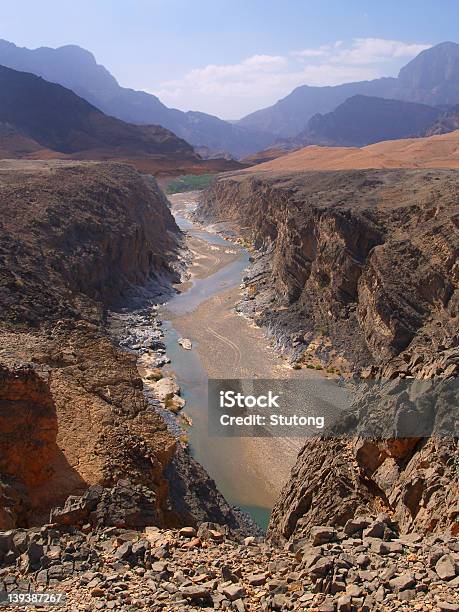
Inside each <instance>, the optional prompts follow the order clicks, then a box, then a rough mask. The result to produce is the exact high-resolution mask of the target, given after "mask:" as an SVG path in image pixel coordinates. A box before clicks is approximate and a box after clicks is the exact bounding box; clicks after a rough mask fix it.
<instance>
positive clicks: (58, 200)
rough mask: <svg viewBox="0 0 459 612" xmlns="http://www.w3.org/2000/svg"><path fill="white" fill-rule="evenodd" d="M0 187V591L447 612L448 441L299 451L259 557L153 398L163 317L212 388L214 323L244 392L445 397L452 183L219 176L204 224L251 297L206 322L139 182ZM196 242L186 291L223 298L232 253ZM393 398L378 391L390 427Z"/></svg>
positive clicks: (162, 402)
mask: <svg viewBox="0 0 459 612" xmlns="http://www.w3.org/2000/svg"><path fill="white" fill-rule="evenodd" d="M0 173H1V176H2V183H1V192H0V206H1V207H2V208H3V211H4V213H5V214H4V215H3V216H2V221H1V250H0V257H1V264H2V265H1V268H0V269H1V274H2V276H1V291H0V304H1V340H2V343H1V349H0V362H1V369H0V376H1V381H2V385H1V396H0V437H1V444H2V450H3V449H4V452H3V453H2V457H1V460H0V473H1V478H0V481H1V488H0V499H1V506H2V507H1V512H0V521H1V523H0V524H1V528H2V530H3V531H2V533H1V534H0V563H1V566H2V567H1V568H0V584H2V585H3V588H4V590H5V591H7V592H10V591H13V590H17V589H18V588H22V589H25V590H26V591H27V590H31V591H32V590H37V589H42V588H43V587H46V588H48V589H50V590H60V589H63V590H64V592H65V593H66V595H67V598H68V603H67V604H64V605H65V608H64V609H69V610H74V609H94V607H95V609H103V607H104V606H106V605H108V604H109V603H110V606H111V607H114V606H115V607H116V608H117V609H121V610H126V611H128V610H134V609H139V608H140V609H142V608H143V609H174V610H192V609H201V608H203V607H206V606H209V605H211V606H213V608H214V609H228V608H230V609H236V610H246V609H254V610H257V609H260V610H266V611H268V610H291V609H313V610H319V611H322V612H325V611H327V610H336V609H338V610H342V611H344V610H362V611H363V610H368V611H370V610H374V609H383V608H382V607H381V606H382V602H383V600H386V601H387V609H391V610H392V609H394V610H395V609H406V608H405V607H404V606H406V605H408V606H409V605H416V606H421V607H419V609H425V608H423V607H422V606H424V605H431V606H434V607H436V608H437V609H439V610H455V609H457V605H459V604H458V602H457V597H456V593H455V590H456V587H457V580H458V577H457V570H456V565H457V553H458V546H459V545H458V542H457V535H458V516H459V515H458V509H457V498H458V495H457V493H458V482H457V474H456V471H455V470H456V467H455V457H457V453H458V448H457V438H454V436H453V437H450V438H449V439H446V438H442V439H437V438H435V437H431V438H422V439H418V438H412V439H402V438H399V439H395V440H394V439H382V440H373V439H368V437H365V436H364V435H362V436H361V437H358V436H357V437H354V438H352V439H346V438H345V437H344V438H342V437H341V436H340V435H339V434H341V433H342V431H344V430H340V429H339V428H340V426H341V427H343V424H342V423H341V424H340V423H338V425H337V428H338V429H337V431H336V434H337V435H336V436H334V437H331V438H318V439H311V440H307V441H306V443H305V444H304V445H303V448H302V449H301V450H300V453H299V455H298V459H297V461H296V464H295V465H294V466H293V468H292V472H291V475H290V476H289V477H288V478H287V481H286V482H285V485H284V488H283V490H282V491H281V493H280V495H279V497H278V500H277V502H276V504H275V506H274V510H273V512H272V515H271V520H270V524H269V529H268V533H267V536H266V537H265V536H263V535H262V534H261V533H260V532H259V530H258V529H257V528H256V527H255V525H254V524H253V523H252V522H251V521H250V520H249V519H248V517H247V516H245V515H244V514H243V513H241V512H240V511H239V510H238V509H235V508H233V507H231V506H230V505H229V504H228V503H227V501H225V499H224V497H223V496H222V494H221V493H220V492H219V490H218V489H217V486H216V484H215V482H214V481H213V480H212V479H211V478H210V477H209V475H208V474H207V473H206V471H205V470H204V469H203V468H202V466H201V465H199V463H197V461H196V459H195V458H194V457H193V456H192V455H191V454H190V452H189V448H188V445H187V443H186V442H183V440H182V436H181V433H180V430H179V432H178V433H175V434H174V433H173V432H174V429H171V427H170V422H171V419H170V418H169V416H168V415H167V414H166V412H167V406H168V400H167V398H168V395H167V393H166V394H165V395H162V396H159V395H155V389H156V385H157V383H156V382H155V381H156V380H157V379H158V378H161V376H164V374H166V376H168V375H169V374H168V370H167V359H166V357H165V354H164V349H163V348H162V347H164V346H165V345H164V342H163V340H162V337H163V336H162V333H163V332H161V325H160V320H159V319H158V313H159V311H158V309H157V306H156V304H157V303H158V302H160V301H164V299H165V297H164V296H169V297H168V298H166V299H168V300H169V304H170V305H169V308H170V309H171V312H170V313H169V315H168V317H169V318H171V319H172V321H173V324H174V325H176V326H178V327H179V328H180V329H183V330H184V331H186V332H188V331H192V334H191V337H192V342H191V343H187V342H186V341H185V340H184V339H183V337H182V345H178V343H177V342H176V341H175V343H176V344H177V346H179V349H178V350H180V351H183V353H186V354H187V355H189V354H190V353H192V352H193V351H192V350H191V349H194V347H195V342H196V341H197V345H198V350H199V351H200V354H201V355H202V356H203V363H204V364H205V365H206V368H214V370H211V369H208V371H209V372H211V371H214V372H215V371H216V370H215V368H216V367H217V360H216V355H218V351H219V350H220V348H219V346H218V342H217V340H216V338H215V337H213V336H212V342H211V344H210V345H209V342H210V341H211V340H210V336H209V333H208V330H207V328H206V330H207V331H206V333H203V331H201V332H200V331H199V325H194V326H193V321H199V320H200V319H199V317H202V321H203V322H205V321H208V323H207V325H209V324H210V321H211V320H214V319H212V318H213V317H215V314H217V315H218V316H219V317H220V319H218V320H221V322H222V327H221V328H220V327H219V332H220V334H219V335H220V336H221V338H222V339H223V340H225V338H228V339H229V338H231V337H232V334H234V333H235V329H236V326H238V327H237V329H239V330H240V336H241V338H243V340H244V342H245V343H246V345H245V346H247V347H249V348H250V342H258V343H259V344H257V345H256V346H257V347H259V348H260V350H259V351H258V352H259V353H260V354H259V355H258V354H257V351H256V350H255V351H254V350H253V348H254V347H253V345H252V347H251V350H249V351H248V352H247V355H250V354H251V353H253V355H254V357H253V358H250V359H246V360H244V359H242V358H241V356H240V359H239V362H238V364H236V365H235V367H234V371H233V372H232V374H233V375H235V374H237V373H238V372H240V374H241V375H245V376H247V375H248V376H251V375H253V376H256V375H257V373H258V372H260V373H263V372H264V371H266V370H263V368H265V367H269V368H272V369H271V370H270V371H272V372H277V373H278V375H279V376H287V377H288V376H302V375H308V371H309V370H308V366H309V365H311V364H314V367H316V366H318V365H319V364H322V365H321V368H328V369H330V366H333V368H336V367H337V366H339V370H340V372H341V374H342V375H344V376H349V375H351V374H353V373H356V372H358V373H360V375H361V376H362V377H364V378H365V377H369V378H373V379H379V380H382V381H384V380H386V379H389V381H392V384H394V383H393V381H394V379H396V382H397V381H398V379H399V378H405V377H408V378H409V377H411V376H414V377H419V378H425V377H429V376H432V375H434V376H436V377H438V378H440V379H442V380H445V381H448V380H452V379H454V377H455V376H456V375H457V368H458V363H457V362H458V355H457V337H458V334H457V315H456V312H457V274H456V272H457V270H456V267H457V247H458V240H457V204H456V201H457V177H456V174H455V172H454V171H452V170H443V171H440V170H417V171H413V170H393V171H387V170H354V171H346V172H306V173H290V174H288V173H287V174H286V173H278V174H276V173H267V172H253V173H248V172H247V171H243V172H237V173H229V174H226V175H222V176H221V177H219V178H217V179H216V180H215V181H214V182H213V184H212V185H211V186H210V188H209V189H208V190H207V191H206V192H204V193H203V194H201V195H199V196H198V206H197V208H196V210H195V212H194V213H193V215H194V218H195V220H199V222H200V223H201V224H204V226H207V224H209V223H211V224H217V226H220V227H225V228H227V229H226V230H225V232H228V231H229V232H230V233H229V234H225V235H230V236H231V237H232V240H233V241H237V242H239V243H243V244H244V245H246V246H249V248H250V249H251V255H250V259H251V260H252V261H251V262H250V263H249V262H248V261H245V260H244V261H245V263H249V267H248V269H247V270H246V271H245V272H244V279H243V285H242V294H239V291H235V292H234V290H232V291H233V294H234V295H233V294H230V295H229V294H228V286H227V285H225V283H224V282H223V284H222V285H221V287H220V288H219V290H217V293H216V295H215V298H213V299H211V300H209V301H208V302H209V304H210V306H206V308H207V310H205V311H202V305H200V302H199V299H198V301H195V302H193V300H194V299H195V298H193V295H195V294H196V295H198V297H199V291H204V293H203V297H201V298H200V299H201V300H202V299H205V298H206V293H205V290H203V289H202V287H204V286H205V285H204V284H203V283H201V285H200V284H199V283H198V282H197V281H196V280H193V279H191V280H187V279H186V278H185V279H184V278H183V270H184V267H183V266H184V262H186V261H189V257H190V252H189V251H187V250H186V243H184V237H183V234H182V232H180V230H179V228H178V226H177V224H176V222H175V221H174V217H173V216H172V214H171V211H170V208H169V203H168V202H167V200H166V198H165V196H164V195H163V193H162V192H161V191H160V190H159V188H158V187H157V184H156V182H155V180H154V179H153V178H152V177H149V176H145V175H141V174H139V173H138V172H137V171H136V170H135V169H133V168H132V167H130V166H127V165H124V164H120V163H113V162H111V163H105V162H75V161H59V160H52V161H3V162H1V164H0ZM7 212H8V214H6V213H7ZM188 223H190V222H189V221H188ZM185 225H186V224H185ZM356 228H357V229H356ZM186 231H187V230H185V232H186ZM187 240H188V243H189V244H190V245H194V246H192V249H194V250H195V254H194V257H195V262H196V263H195V265H197V270H198V272H197V275H198V276H197V278H198V279H199V274H200V273H201V274H202V273H203V272H202V270H203V269H204V268H205V265H209V266H210V267H209V270H210V271H213V272H212V273H215V271H217V274H218V271H219V270H220V268H221V266H223V268H221V274H222V275H223V276H222V277H221V279H224V278H225V276H224V273H225V266H226V265H229V266H230V267H231V266H232V265H234V259H235V256H236V251H235V248H236V246H237V244H236V243H234V242H233V243H231V242H227V243H226V244H225V242H224V241H223V244H221V245H220V247H219V248H220V252H221V257H222V260H221V262H220V263H219V262H218V261H217V259H218V258H217V259H216V258H215V248H216V247H215V246H212V243H210V246H209V247H208V248H207V251H206V252H203V251H200V250H199V249H198V250H196V248H197V247H196V244H197V243H196V240H197V235H196V236H194V237H193V236H191V237H188V238H187ZM190 240H191V242H189V241H190ZM193 241H194V242H193ZM219 244H220V243H219ZM226 245H227V246H226ZM213 249H214V250H213ZM212 253H214V255H212ZM184 256H185V259H184ZM206 258H207V259H208V260H209V262H210V263H209V264H205V260H206ZM238 265H239V264H238ZM404 266H405V267H404ZM238 269H239V268H238ZM199 270H201V272H199ZM401 270H402V273H403V283H401V282H400V281H399V278H400V274H401ZM209 278H212V276H209ZM180 281H182V283H180ZM173 285H176V286H178V287H180V286H181V285H183V287H182V289H181V291H182V295H183V296H184V297H183V300H185V302H186V300H187V299H189V300H190V304H192V305H193V307H192V308H191V309H190V311H188V310H187V309H185V310H180V304H181V303H182V302H183V300H182V302H181V301H180V295H181V294H179V295H178V297H177V298H176V299H177V301H176V302H175V306H174V299H172V297H171V296H172V295H173V293H172V286H173ZM189 286H191V289H193V286H196V287H197V288H196V291H195V294H193V291H191V292H190V297H189V298H187V297H186V291H187V287H189ZM225 287H226V291H225ZM241 298H242V299H241ZM166 308H167V305H166ZM174 308H176V312H175V313H174ZM233 308H235V309H236V311H235V312H234V313H232V312H231V311H230V310H229V309H233ZM218 309H220V312H219V310H218ZM237 312H238V313H239V315H240V314H242V315H243V317H240V316H239V315H238V314H237ZM163 316H164V315H163ZM209 317H210V318H209ZM238 320H239V321H240V323H237V321H238ZM253 323H255V325H253ZM168 325H169V324H168ZM200 325H202V323H201V324H200ZM214 325H215V323H214ZM225 326H226V327H225ZM267 329H269V330H270V333H271V339H272V340H274V342H275V346H276V347H277V348H278V349H280V348H281V349H282V350H283V352H284V353H285V357H284V359H283V360H281V361H280V362H278V363H277V364H276V363H275V360H276V358H277V357H276V355H275V353H274V352H273V354H272V355H271V354H270V353H269V352H268V351H267V350H266V354H265V353H264V351H265V349H263V351H262V350H261V343H262V342H263V340H262V338H263V330H267ZM241 330H244V331H243V332H242V331H241ZM166 333H170V332H167V330H166ZM172 338H174V336H172ZM212 343H213V344H212ZM233 344H234V343H233ZM185 345H186V346H190V349H189V350H185V349H184V347H185ZM212 346H213V349H212ZM233 348H234V347H233ZM309 349H310V350H309ZM222 351H223V352H222V354H226V355H228V346H227V345H226V344H225V343H224V344H223V345H222ZM139 363H141V364H143V365H142V368H141V369H142V376H143V381H142V379H141V378H140V375H141V372H140V371H139V369H138V368H139ZM164 364H166V365H164ZM209 364H210V366H209ZM289 364H290V365H289ZM292 365H294V366H295V367H294V368H293V367H292ZM153 366H154V367H153ZM173 366H174V364H172V366H171V367H173ZM158 367H159V368H163V372H164V374H158V372H157V370H158ZM227 369H228V368H227ZM317 375H320V374H317ZM334 376H336V374H334ZM160 382H161V380H160ZM166 382H167V380H166V379H164V383H163V386H164V384H165V383H166ZM171 388H173V389H174V391H173V393H177V392H178V387H174V386H172V387H171ZM149 389H152V390H153V394H151V393H150V392H149ZM429 392H431V389H427V391H426V392H425V393H420V395H421V396H422V397H423V398H424V399H425V398H427V397H428V393H429ZM453 392H454V388H453ZM403 393H405V395H406V391H405V390H403V389H400V390H397V388H395V389H393V390H392V391H391V394H390V397H391V398H392V404H389V405H387V406H388V409H389V413H390V412H391V411H393V410H394V409H395V408H397V407H398V406H399V402H400V398H401V397H402V396H403ZM418 394H419V393H418ZM403 397H405V396H403ZM161 398H162V399H161ZM377 399H378V398H376V399H375V402H376V403H375V406H374V409H375V414H376V415H378V414H379V413H378V411H379V410H380V405H379V404H378V402H377V401H376V400H377ZM446 399H447V400H448V401H451V397H450V396H448V397H447V398H446ZM187 401H188V397H187ZM449 405H450V404H449ZM446 410H448V404H446ZM197 414H198V413H197ZM169 415H171V412H169ZM172 416H173V414H172ZM350 416H352V415H348V414H347V415H346V414H345V415H344V416H343V419H344V421H345V420H346V419H347V418H350ZM173 418H175V417H173ZM194 418H195V415H193V421H194ZM381 422H383V421H381ZM166 423H168V424H167V425H166ZM194 427H199V425H198V423H196V424H193V427H192V429H193V428H194ZM216 442H217V447H218V448H219V449H220V453H221V451H222V449H225V448H226V449H227V450H228V453H229V454H228V459H227V461H226V463H230V461H229V460H230V458H231V448H230V447H228V445H226V444H225V442H226V441H225V440H217V441H216ZM279 444H280V442H279V443H278V442H277V441H276V440H274V444H271V446H263V445H262V446H260V447H259V448H258V451H257V452H258V453H260V452H261V453H264V455H265V459H264V461H265V462H266V461H267V466H268V465H269V466H270V467H269V468H268V467H267V469H269V470H271V471H273V470H275V469H276V468H275V466H276V461H277V460H278V459H279V458H281V457H274V456H270V453H273V454H277V455H278V456H279V455H282V453H284V452H287V451H286V450H285V447H282V448H283V449H284V450H283V451H282V453H280V452H279V449H280V448H281V446H279ZM227 447H228V448H227ZM254 448H255V451H256V447H254ZM276 448H277V453H276V450H275V449H276ZM233 450H234V449H233ZM288 452H292V449H290V450H289V451H288ZM251 457H252V458H254V457H255V458H256V457H257V455H256V454H254V449H253V448H252V450H251ZM31 458H33V460H31ZM223 460H224V457H223ZM292 461H293V457H292ZM261 465H262V464H261ZM414 576H416V579H415V578H414ZM415 585H417V586H415ZM110 606H109V607H110ZM455 606H456V607H455Z"/></svg>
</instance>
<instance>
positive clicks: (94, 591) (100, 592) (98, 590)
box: [91, 587, 105, 597]
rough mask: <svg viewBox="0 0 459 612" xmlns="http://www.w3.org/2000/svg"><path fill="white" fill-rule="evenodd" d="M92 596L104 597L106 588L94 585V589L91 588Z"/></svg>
mask: <svg viewBox="0 0 459 612" xmlns="http://www.w3.org/2000/svg"><path fill="white" fill-rule="evenodd" d="M91 596H92V597H104V596H105V591H104V589H101V588H100V587H94V588H93V589H91Z"/></svg>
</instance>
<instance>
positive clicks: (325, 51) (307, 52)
mask: <svg viewBox="0 0 459 612" xmlns="http://www.w3.org/2000/svg"><path fill="white" fill-rule="evenodd" d="M331 48H332V47H331V46H330V45H321V46H320V47H317V48H315V49H302V50H301V51H292V53H291V55H293V56H294V57H323V56H325V55H329V54H330V50H331Z"/></svg>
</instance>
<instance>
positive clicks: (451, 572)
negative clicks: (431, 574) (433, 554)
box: [435, 555, 456, 580]
mask: <svg viewBox="0 0 459 612" xmlns="http://www.w3.org/2000/svg"><path fill="white" fill-rule="evenodd" d="M435 571H436V572H437V574H438V577H439V578H441V579H442V580H451V579H452V578H454V577H455V576H456V564H455V562H454V559H453V557H452V556H451V555H443V556H442V557H440V559H439V560H438V561H437V563H436V564H435Z"/></svg>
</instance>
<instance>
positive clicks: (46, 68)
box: [0, 40, 459, 169]
mask: <svg viewBox="0 0 459 612" xmlns="http://www.w3.org/2000/svg"><path fill="white" fill-rule="evenodd" d="M0 65H3V66H6V67H8V68H11V69H13V70H16V71H21V72H28V73H32V74H34V75H37V76H40V77H42V78H43V79H46V81H49V82H51V83H56V84H59V85H62V86H63V87H65V88H67V89H69V90H72V91H73V92H74V93H75V94H77V96H79V97H80V99H84V100H86V101H87V102H88V103H89V104H90V105H92V110H91V113H94V112H95V110H96V109H98V110H99V111H102V113H104V114H105V115H106V116H107V115H108V116H111V117H114V118H117V119H120V120H121V121H122V122H125V125H126V123H130V124H136V125H140V126H146V125H150V124H155V125H156V126H158V125H159V126H162V127H163V128H166V130H170V131H172V132H173V133H174V134H176V135H177V136H178V139H179V140H180V139H182V140H185V141H186V142H188V143H190V144H191V145H193V147H194V148H195V150H196V151H198V152H199V154H200V155H201V156H202V157H205V158H215V157H228V154H230V155H232V156H234V157H237V158H241V157H244V156H247V155H250V154H254V153H257V152H260V151H263V150H264V149H267V148H270V147H273V146H274V147H275V148H276V147H279V146H280V149H282V148H292V147H297V146H304V145H305V144H329V145H355V146H363V145H366V144H371V143H373V142H376V141H378V140H387V139H391V138H404V137H410V136H420V135H429V134H438V133H444V132H447V131H448V130H450V129H455V128H456V127H457V125H458V114H457V109H456V110H454V106H453V105H457V104H458V103H459V45H458V44H456V43H453V42H445V43H440V44H438V45H436V46H434V47H431V48H430V49H427V50H425V51H423V52H422V53H420V54H419V55H418V56H417V57H415V58H414V59H413V60H412V61H410V62H409V63H408V64H407V65H406V66H405V67H404V68H402V69H401V70H400V73H399V75H398V77H397V78H392V77H384V78H379V79H374V80H372V81H360V82H355V83H345V84H342V85H336V86H327V87H310V86H308V85H304V86H301V87H298V88H296V89H295V90H294V91H293V92H292V93H291V94H289V95H288V96H286V97H285V98H283V99H282V100H280V101H279V102H277V103H276V104H274V105H273V106H271V107H269V108H265V109H262V110H259V111H256V112H255V113H251V114H250V115H247V116H246V117H244V118H243V119H241V120H240V121H238V122H231V123H230V122H227V121H223V120H222V119H219V118H218V117H214V116H212V115H208V114H206V113H200V112H196V111H189V112H182V111H179V110H177V109H172V108H168V107H167V106H165V105H164V104H163V103H162V102H161V101H160V100H159V99H158V98H157V97H156V96H154V95H152V94H149V93H146V92H142V91H135V90H133V89H127V88H124V87H121V86H120V85H119V83H118V82H117V80H116V79H115V77H114V76H112V75H111V74H110V72H109V71H108V70H107V69H106V68H104V66H101V65H99V64H97V62H96V59H95V57H94V56H93V55H92V54H91V53H90V52H89V51H86V50H85V49H82V48H80V47H78V46H75V45H67V46H64V47H60V48H58V49H51V48H49V47H41V48H38V49H35V50H30V49H26V48H20V47H17V46H16V45H14V44H13V43H11V42H7V41H4V40H3V41H0ZM80 104H81V103H80ZM64 114H65V111H64ZM91 116H92V117H93V116H94V115H91ZM53 120H54V121H56V120H57V119H55V118H53ZM4 121H7V120H6V119H5V120H4ZM104 121H105V125H108V123H107V122H108V117H106V120H104ZM113 121H116V120H115V119H112V127H113V126H114V125H115V124H114V123H113ZM10 123H11V122H10ZM29 127H30V126H29ZM35 127H36V128H37V126H35ZM85 129H86V131H85V132H84V133H85V134H86V136H85V139H86V140H84V139H83V140H81V139H80V140H81V142H79V145H78V146H80V145H81V146H86V144H87V142H88V126H86V128H85ZM100 129H101V128H100V125H98V130H99V136H97V135H95V136H94V138H95V140H94V141H93V143H92V145H91V146H92V149H94V147H95V145H96V141H97V139H98V138H99V137H100ZM116 129H117V130H119V129H121V125H120V124H117V128H116ZM2 130H3V131H2V134H3V136H2V142H4V138H7V139H9V140H8V142H10V143H11V142H12V140H11V139H12V135H11V132H10V131H9V130H10V128H5V126H4V127H3V128H2ZM156 130H158V128H156ZM19 131H20V132H21V130H19ZM108 131H110V130H108ZM121 131H122V132H123V134H124V135H123V138H122V143H123V144H121V145H120V146H121V148H122V147H124V146H126V145H127V140H129V139H130V138H132V137H133V134H134V132H133V128H129V130H127V128H126V127H123V129H122V130H121ZM128 132H129V135H128ZM147 132H148V133H149V135H147ZM21 134H22V132H21ZM24 134H26V135H29V136H30V135H31V134H29V132H27V130H26V132H24ZM24 134H23V135H24ZM140 134H142V136H141V140H142V144H141V145H140V149H139V150H138V153H139V154H142V153H143V152H145V147H147V148H148V147H150V148H151V146H152V142H151V138H152V129H151V128H149V129H148V130H147V131H145V130H144V131H143V132H141V131H137V132H136V138H137V137H139V136H140ZM165 134H166V132H164V133H163V136H165ZM80 136H81V134H80ZM157 136H158V133H157V134H156V136H155V138H156V137H157ZM106 137H108V133H107V132H106V133H105V138H106ZM32 138H34V137H33V136H32ZM170 138H171V135H170V134H169V136H168V137H167V138H166V140H167V139H170ZM126 139H127V140H126ZM13 141H14V142H15V143H16V145H15V146H18V147H19V148H21V147H22V148H24V147H25V149H26V150H27V149H28V148H30V146H32V145H31V144H30V143H26V142H24V141H20V139H19V137H16V139H14V138H13ZM37 142H38V143H39V144H40V145H42V142H41V141H40V140H38V141H37ZM85 143H86V144H85ZM148 143H149V144H148ZM55 144H56V143H51V145H52V146H51V148H53V146H54V145H55ZM112 144H113V143H112ZM131 144H132V143H131ZM68 145H69V143H68V142H67V143H66V144H65V146H68ZM99 145H101V143H99ZM99 145H97V146H99ZM105 145H107V142H104V143H103V146H105ZM8 146H9V145H8ZM8 146H7V147H6V148H7V149H8ZM34 146H35V145H34ZM43 146H46V147H47V146H48V145H47V144H46V143H45V145H43ZM62 146H63V143H62V142H60V143H58V148H59V147H60V148H59V151H63V150H64V149H65V146H64V149H62ZM101 146H102V145H101ZM136 146H137V145H136ZM180 147H182V148H183V147H184V143H183V142H182V144H181V145H180ZM32 148H34V147H33V146H32ZM190 154H191V153H190ZM256 158H257V159H262V158H263V155H261V156H260V155H257V156H256ZM248 159H249V158H248ZM211 161H214V160H213V159H211ZM216 163H217V162H216ZM218 163H220V162H218ZM217 165H218V164H217ZM220 165H221V164H220ZM221 169H223V166H222V168H221Z"/></svg>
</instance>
